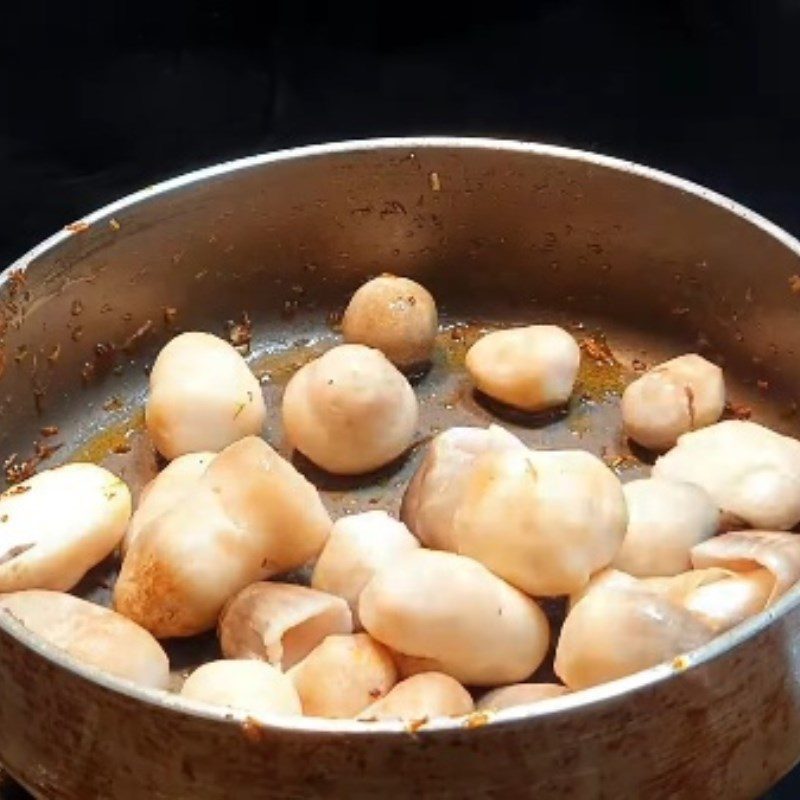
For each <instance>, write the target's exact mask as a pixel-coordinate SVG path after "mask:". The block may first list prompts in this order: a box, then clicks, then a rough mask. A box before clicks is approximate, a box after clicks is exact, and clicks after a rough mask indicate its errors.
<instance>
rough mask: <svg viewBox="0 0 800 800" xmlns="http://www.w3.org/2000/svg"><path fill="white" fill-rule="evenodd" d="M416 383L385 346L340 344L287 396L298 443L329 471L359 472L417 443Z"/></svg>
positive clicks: (287, 425)
mask: <svg viewBox="0 0 800 800" xmlns="http://www.w3.org/2000/svg"><path fill="white" fill-rule="evenodd" d="M417 414H418V409H417V398H416V396H415V395H414V390H413V389H412V388H411V385H410V384H409V382H408V381H407V380H406V378H405V377H404V376H403V374H402V373H400V372H399V371H398V370H397V369H396V368H395V367H394V366H393V365H392V363H391V362H390V361H388V360H387V358H386V356H384V355H383V353H381V352H380V351H379V350H374V349H372V348H370V347H364V345H360V344H345V345H340V346H339V347H334V348H333V349H332V350H329V351H328V352H327V353H325V355H323V356H320V358H318V359H316V360H314V361H312V362H310V363H309V364H306V365H305V366H304V367H301V368H300V369H299V370H298V371H297V372H296V373H295V374H294V375H293V376H292V379H291V380H290V381H289V384H288V385H287V387H286V391H285V393H284V396H283V424H284V429H285V431H286V436H287V437H288V439H289V441H290V443H291V444H292V446H294V447H295V448H297V449H298V450H299V451H300V452H301V453H302V454H303V455H305V456H307V457H308V458H309V459H310V460H311V461H313V462H314V463H315V464H317V465H318V466H320V467H322V468H323V469H325V470H327V471H328V472H332V473H336V474H341V475H359V474H363V473H366V472H372V471H373V470H376V469H378V467H382V466H384V465H385V464H388V463H389V462H391V461H393V460H394V459H396V458H398V457H399V456H400V455H402V454H403V453H404V452H405V451H406V450H407V449H408V448H409V446H410V445H411V442H412V439H413V437H414V430H415V428H416V426H417Z"/></svg>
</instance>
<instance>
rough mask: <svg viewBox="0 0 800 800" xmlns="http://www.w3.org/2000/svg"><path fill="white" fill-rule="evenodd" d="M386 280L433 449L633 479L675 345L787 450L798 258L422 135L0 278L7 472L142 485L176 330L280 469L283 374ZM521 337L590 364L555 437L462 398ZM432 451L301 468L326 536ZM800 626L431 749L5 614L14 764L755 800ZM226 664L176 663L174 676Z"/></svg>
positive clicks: (771, 232) (331, 793) (251, 782)
mask: <svg viewBox="0 0 800 800" xmlns="http://www.w3.org/2000/svg"><path fill="white" fill-rule="evenodd" d="M382 271H390V272H395V273H399V274H405V275H410V276H413V277H415V278H417V279H419V280H420V281H421V282H423V283H424V284H425V285H427V286H428V287H429V288H430V289H431V291H432V292H433V293H434V295H435V296H436V298H437V300H438V302H439V304H440V306H441V308H442V310H443V317H444V320H443V330H442V333H441V335H440V340H439V345H438V348H437V353H436V358H435V360H434V364H433V367H432V369H431V370H430V372H429V373H428V374H427V375H425V376H424V377H422V378H421V379H420V380H419V381H418V383H417V387H416V388H417V391H418V393H419V396H420V399H421V402H422V408H423V413H422V420H421V424H420V430H419V443H420V444H421V443H423V442H424V440H425V438H426V437H427V436H428V435H430V434H431V433H432V432H434V431H435V430H437V429H440V428H442V427H445V426H448V425H453V424H458V423H464V422H472V423H476V422H477V423H485V422H486V421H487V420H489V419H496V418H497V416H498V414H500V415H501V419H502V421H503V423H504V424H506V425H508V426H509V427H510V428H511V429H512V430H514V431H515V432H517V433H519V434H520V435H521V436H522V437H523V438H524V439H525V440H526V441H528V442H529V443H531V444H533V445H537V446H560V447H564V446H566V447H584V448H587V449H590V450H592V451H594V452H596V453H598V454H601V455H603V456H604V457H605V458H606V459H607V461H609V463H611V465H612V466H613V467H614V468H615V469H617V470H618V471H619V472H620V474H621V477H622V478H623V480H627V479H629V478H630V477H633V476H635V475H637V474H640V473H641V472H642V471H643V470H645V469H646V465H645V464H643V463H642V462H641V461H640V458H639V457H640V456H641V454H637V453H632V452H630V450H629V449H628V448H627V445H626V444H625V442H624V441H623V439H622V437H621V434H620V423H619V415H618V410H617V405H618V395H619V392H620V390H621V388H622V386H623V385H624V383H625V381H626V380H628V378H629V377H630V375H632V374H633V373H634V372H635V370H636V369H637V368H641V365H642V364H649V363H652V362H653V361H656V360H660V359H663V358H665V357H667V356H669V355H675V354H678V353H681V352H686V351H687V350H696V351H699V352H702V353H704V354H706V355H708V356H709V357H711V358H713V359H715V360H717V361H718V362H719V363H721V364H723V365H724V366H725V369H726V375H727V380H728V384H729V387H730V394H731V397H732V400H733V402H734V404H738V405H747V406H749V407H752V409H753V417H754V419H756V420H758V421H760V422H763V423H765V424H767V425H770V426H772V427H774V428H776V429H778V430H781V431H783V432H786V433H794V434H795V435H797V433H798V427H800V426H799V425H798V420H797V417H796V410H797V406H796V404H795V398H796V397H797V396H799V395H800V368H799V367H798V361H797V353H798V352H800V325H798V324H797V323H798V322H800V296H798V295H797V294H796V293H795V291H793V290H796V289H797V287H798V284H800V277H797V275H798V273H800V245H799V244H798V242H796V241H795V240H794V239H792V238H791V237H790V236H788V235H787V234H786V233H784V232H783V231H781V230H780V229H778V228H776V227H775V226H774V225H772V224H771V223H769V222H767V221H766V220H764V219H762V218H760V217H758V216H757V215H756V214H753V213H752V212H750V211H748V210H747V209H744V208H742V207H741V206H738V205H736V204H735V203H733V202H732V201H730V200H727V199H726V198H723V197H720V196H719V195H716V194H714V193H712V192H709V191H707V190H705V189H702V188H700V187H697V186H695V185H693V184H690V183H688V182H686V181H682V180H680V179H678V178H674V177H671V176H669V175H665V174H663V173H659V172H656V171H654V170H650V169H647V168H644V167H640V166H637V165H634V164H630V163H627V162H622V161H618V160H615V159H610V158H605V157H602V156H597V155H594V154H590V153H582V152H576V151H571V150H565V149H561V148H555V147H548V146H544V145H536V144H522V143H517V142H505V141H494V140H482V139H443V138H425V139H392V140H375V141H366V142H352V143H344V144H335V145H326V146H321V147H309V148H302V149H299V150H291V151H287V152H282V153H274V154H269V155H264V156H258V157H255V158H249V159H244V160H242V161H237V162H232V163H229V164H224V165H221V166H218V167H213V168H211V169H207V170H202V171H200V172H196V173H192V174H191V175H188V176H184V177H181V178H178V179H175V180H172V181H167V182H166V183H163V184H161V185H159V186H155V187H150V188H148V189H146V190H144V191H143V192H140V193H138V194H136V195H133V196H131V197H129V198H127V199H125V200H122V201H120V202H119V203H116V204H114V205H112V206H109V207H107V208H105V209H103V210H101V211H98V212H96V213H94V214H92V215H90V216H89V217H87V218H86V219H85V220H81V221H78V222H77V223H75V224H73V225H71V226H68V228H67V229H65V230H64V231H62V232H60V233H58V234H57V235H55V236H54V237H52V238H51V239H49V240H48V241H46V242H45V243H43V244H42V245H41V246H39V247H37V248H36V249H34V250H33V251H31V252H30V253H29V254H28V255H26V256H24V257H23V258H22V259H21V260H20V261H19V262H17V263H16V264H15V265H13V266H12V267H11V268H10V269H9V270H7V271H6V272H5V273H4V275H3V277H2V287H1V289H2V298H0V299H1V300H2V302H1V303H0V319H1V320H2V323H1V324H2V332H3V345H2V359H0V363H2V377H0V387H1V391H0V418H2V420H3V423H4V424H3V425H2V431H0V453H2V454H4V455H10V454H13V453H16V454H17V456H16V459H14V460H13V461H12V462H11V463H10V464H9V465H8V466H9V467H10V468H11V471H12V473H13V472H14V471H15V470H16V471H17V472H16V474H17V475H19V470H22V471H23V472H24V471H26V470H28V469H30V468H33V467H35V466H37V462H40V461H41V462H42V463H43V464H44V465H54V464H57V463H60V462H63V461H66V460H69V459H72V458H91V459H93V460H98V461H103V462H104V463H106V464H108V465H109V466H111V467H112V468H113V469H115V470H117V471H118V472H119V473H120V474H121V475H122V476H123V477H124V478H125V479H126V480H127V481H128V482H129V483H130V484H131V485H132V486H133V488H134V490H136V489H137V487H140V486H141V485H142V483H143V481H145V480H147V479H148V478H149V477H150V476H151V475H152V474H153V473H154V471H155V470H156V469H157V462H156V458H155V455H154V454H153V452H152V449H151V448H150V446H149V444H148V443H147V440H146V437H144V436H143V434H142V432H141V415H140V414H138V412H137V409H140V408H141V404H142V401H143V397H144V393H145V391H146V371H147V367H148V364H149V363H151V361H152V359H153V357H154V354H155V353H156V352H157V350H158V348H159V347H160V346H161V345H163V344H164V342H165V341H167V340H168V339H169V338H170V337H171V336H172V335H174V334H175V333H176V332H177V331H179V330H186V329H197V328H200V329H206V330H210V331H213V332H217V333H220V334H224V333H225V331H226V322H227V321H230V325H229V326H228V328H229V329H233V333H234V334H235V336H236V337H237V338H239V339H240V340H243V339H247V338H250V337H251V341H250V353H249V358H250V360H251V363H252V365H253V367H254V369H255V370H256V371H257V372H258V374H259V375H261V376H262V379H263V386H264V392H265V396H266V398H267V402H268V405H269V408H270V409H271V414H270V419H269V425H268V430H267V431H266V435H267V437H268V438H269V440H270V441H272V442H273V443H275V444H276V445H277V446H279V447H281V448H284V443H283V442H282V441H281V431H280V425H279V415H278V414H277V405H278V402H279V399H280V395H281V391H282V386H283V384H284V383H285V380H286V379H287V377H288V376H289V375H290V374H291V372H292V370H293V369H294V368H295V367H296V366H297V365H298V364H299V363H302V362H303V361H304V360H307V359H309V358H311V357H313V356H314V355H315V354H317V353H319V352H320V351H321V350H322V349H324V348H325V347H326V346H329V345H330V343H331V342H332V341H335V340H336V336H337V333H336V319H337V317H338V314H339V312H340V311H341V308H342V307H343V305H344V303H345V302H346V299H347V297H348V296H349V294H350V293H351V292H352V291H353V289H354V288H355V287H356V286H357V285H358V284H359V283H360V282H362V281H363V280H364V279H365V278H366V277H368V276H370V275H372V274H375V273H378V272H382ZM523 321H556V322H559V323H560V324H563V325H566V326H568V327H570V329H571V330H573V332H574V333H575V334H576V336H577V337H578V338H579V339H581V340H582V341H583V345H584V366H583V368H582V372H581V376H580V391H579V392H578V395H577V397H576V399H575V400H574V401H573V403H572V405H571V407H570V409H569V413H568V414H566V415H556V416H550V417H544V418H542V417H537V418H531V417H520V416H508V415H505V414H502V412H501V411H500V409H497V408H493V407H490V406H487V405H486V403H485V402H483V401H481V400H480V399H479V398H476V397H475V396H474V395H473V393H472V392H471V390H470V389H469V386H468V384H467V382H466V380H465V376H464V374H463V368H462V362H463V355H464V352H465V349H466V347H467V346H468V344H469V342H470V341H471V340H472V339H474V337H475V336H476V335H477V334H478V333H479V332H480V331H481V330H484V329H487V328H493V327H497V326H502V325H507V324H509V323H514V322H523ZM237 324H238V325H239V327H238V328H236V327H235V326H236V325H237ZM251 329H252V330H251ZM42 429H45V432H46V433H48V434H49V435H48V436H47V437H44V436H43V434H42V433H41V431H42ZM54 429H57V431H58V432H57V433H54ZM36 442H39V445H38V447H37V445H36ZM42 443H44V445H43V444H42ZM55 444H61V445H63V447H61V448H60V449H59V450H57V451H55V452H51V451H52V446H53V445H55ZM419 451H420V448H416V449H415V450H414V451H413V452H412V453H411V455H410V456H409V457H408V458H407V459H406V460H405V461H404V462H403V463H401V464H397V465H393V467H392V468H391V469H389V470H387V471H385V472H384V473H382V474H380V475H378V476H370V477H369V478H368V479H334V478H331V477H329V476H325V475H323V474H321V473H319V472H316V471H314V470H313V469H312V468H311V467H310V466H309V465H307V464H305V463H303V462H302V460H299V459H298V460H297V462H296V463H297V464H298V465H299V466H300V468H301V469H304V470H305V471H306V472H307V473H308V474H309V475H310V476H311V477H312V478H313V479H314V480H315V481H316V482H317V484H318V485H319V486H320V488H321V489H322V490H323V491H324V495H325V499H326V502H327V503H328V505H329V506H330V508H331V510H332V511H333V512H334V513H335V514H340V513H343V512H344V511H346V510H353V509H355V508H376V507H377V508H387V509H389V510H396V508H397V506H398V503H399V498H400V494H401V490H402V486H403V485H404V483H405V481H406V480H407V477H408V475H409V474H410V472H411V471H412V470H413V468H414V466H415V464H416V462H417V460H418V458H419V455H420V452H419ZM284 452H285V448H284ZM31 456H33V460H32V461H30V460H29V458H30V457H31ZM113 575H114V565H113V564H106V565H102V566H101V567H100V568H99V569H98V570H95V571H94V573H93V574H92V575H91V576H89V578H88V579H87V580H86V581H84V583H83V584H82V585H81V587H79V591H80V592H81V593H82V594H83V595H84V596H87V597H91V598H93V599H95V600H99V601H100V602H103V601H106V600H107V597H108V588H109V586H110V584H111V582H112V581H113ZM799 604H800V593H798V591H793V592H791V593H790V594H789V595H787V596H786V597H784V598H783V599H782V600H781V601H780V602H779V603H778V604H777V605H776V606H775V607H774V608H772V609H771V610H770V611H769V612H767V613H765V614H762V615H760V616H759V617H757V618H754V619H753V620H750V621H749V622H747V623H746V624H744V625H742V626H740V627H738V628H736V629H734V630H733V631H731V632H730V633H728V634H726V635H724V636H722V637H720V638H718V639H716V640H715V641H713V642H712V643H711V644H709V645H708V646H706V647H704V648H702V649H701V650H698V651H696V652H694V653H691V654H689V655H688V657H687V658H686V659H680V660H679V661H678V662H676V663H674V664H666V665H662V666H659V667H656V668H654V669H651V670H648V671H646V672H643V673H640V674H637V675H634V676H631V677H629V678H627V679H624V680H621V681H618V682H615V683H612V684H608V685H605V686H601V687H597V688H595V689H592V690H589V691H586V692H582V693H579V694H576V695H573V696H568V697H565V698H559V699H557V700H552V701H546V702H543V703H541V704H538V705H536V706H534V707H531V708H530V709H523V710H519V709H516V710H510V711H507V712H504V713H502V714H500V715H499V716H498V718H497V719H496V720H495V721H493V722H491V723H490V724H486V725H477V726H476V725H465V724H463V723H462V722H452V721H439V722H434V723H431V724H430V725H427V726H425V727H423V728H422V729H420V730H414V731H412V730H408V729H406V728H404V726H403V725H401V724H392V723H375V724H372V725H370V726H364V725H361V724H357V723H351V722H346V721H344V722H338V721H337V722H334V721H324V720H313V719H309V720H297V721H286V720H285V719H284V720H276V721H275V723H274V724H271V725H263V726H253V725H252V724H251V723H249V722H247V721H246V720H245V719H244V717H243V716H238V715H236V714H232V713H225V712H224V711H222V710H212V709H210V708H203V707H199V706H194V705H191V704H189V703H187V702H184V701H180V700H179V699H177V698H176V697H175V696H171V695H167V694H162V693H156V692H152V691H148V690H144V689H139V688H136V687H133V686H130V685H123V684H122V683H120V682H117V681H115V680H113V679H110V678H107V677H105V676H103V675H100V674H98V673H96V672H93V671H92V670H90V669H87V668H84V667H82V666H80V665H78V664H76V663H74V662H73V661H71V660H70V659H69V658H67V657H66V656H65V655H63V654H62V653H60V652H57V651H54V650H53V649H52V648H49V647H48V646H46V645H45V644H43V643H42V642H40V641H38V640H36V639H34V638H33V637H32V636H31V635H30V634H28V633H27V632H26V631H25V630H24V629H22V628H21V627H20V626H19V625H17V624H16V623H15V622H14V621H13V620H10V619H5V618H3V619H0V762H2V763H3V764H4V765H5V766H6V767H7V769H8V771H9V772H10V773H11V774H12V775H13V776H14V777H15V778H17V779H18V780H19V781H20V782H21V783H23V784H24V785H25V786H26V787H27V788H29V790H30V791H31V792H32V793H33V794H34V795H36V796H37V797H42V798H63V800H88V798H103V799H104V800H123V799H124V800H128V798H165V799H166V798H170V799H172V798H203V799H204V800H205V799H208V800H217V799H218V798H219V799H220V800H221V799H222V798H225V800H227V798H230V797H235V798H237V800H239V799H245V798H247V799H249V798H285V799H286V800H288V799H289V798H300V797H302V798H313V797H335V798H343V797H346V798H361V797H398V798H399V797H420V796H421V797H426V798H464V797H470V798H494V797H498V798H499V797H503V798H508V797H532V798H533V797H535V798H538V799H540V800H541V798H557V797H571V798H581V799H583V798H641V797H647V798H661V797H665V798H666V797H670V798H683V797H685V798H693V800H695V799H696V798H712V797H714V798H716V797H726V798H752V797H755V796H757V795H758V794H759V793H760V792H762V791H764V790H765V789H766V788H768V787H769V786H770V785H771V784H772V783H774V782H775V781H776V780H777V779H778V778H779V777H780V776H781V775H783V774H784V773H785V772H786V771H787V770H788V769H789V768H790V767H791V766H792V765H793V764H794V763H795V762H796V761H797V760H798V758H800V608H798V605H799ZM213 648H214V643H213V640H211V639H205V640H202V641H200V642H192V643H188V644H187V643H183V644H178V645H174V646H172V648H171V655H172V661H173V666H174V668H175V670H176V681H177V680H180V677H181V673H182V672H183V671H185V670H186V669H188V668H190V667H191V666H192V665H193V664H194V663H196V662H197V661H198V660H202V659H203V658H206V657H208V656H209V655H210V654H212V653H213Z"/></svg>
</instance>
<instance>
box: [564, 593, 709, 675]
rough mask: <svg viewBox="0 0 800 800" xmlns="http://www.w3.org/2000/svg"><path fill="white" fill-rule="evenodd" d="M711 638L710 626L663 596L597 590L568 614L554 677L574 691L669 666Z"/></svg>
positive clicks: (579, 602)
mask: <svg viewBox="0 0 800 800" xmlns="http://www.w3.org/2000/svg"><path fill="white" fill-rule="evenodd" d="M713 636H714V632H713V630H712V629H711V628H710V627H708V626H707V625H705V624H704V623H703V622H702V621H701V620H699V619H698V618H697V617H695V615H694V614H692V613H691V612H690V611H688V610H687V609H685V608H683V606H681V605H679V604H677V603H674V602H672V601H670V600H669V599H668V598H666V597H663V596H660V595H657V594H654V593H652V592H649V591H648V590H647V589H645V588H642V587H639V586H636V585H634V586H622V585H619V584H617V585H606V586H599V587H597V588H596V589H594V590H593V591H590V592H588V593H587V594H585V595H584V597H583V598H582V599H581V600H579V601H578V602H577V603H575V604H574V605H573V607H572V609H571V611H570V612H569V614H568V615H567V618H566V620H565V621H564V626H563V627H562V629H561V635H560V637H559V640H558V645H557V647H556V657H555V667H554V668H555V673H556V675H558V677H559V678H561V680H562V681H564V683H565V684H566V685H567V686H568V687H569V688H570V689H572V690H573V691H577V690H578V689H586V688H588V687H590V686H596V685H597V684H600V683H607V682H608V681H613V680H616V679H617V678H623V677H625V676H626V675H631V674H633V673H634V672H639V671H640V670H643V669H647V668H648V667H653V666H655V665H656V664H660V663H662V662H665V661H669V660H671V659H673V658H675V657H676V656H679V655H682V654H684V653H686V652H688V651H690V650H693V649H695V648H696V647H699V646H701V645H703V644H706V643H707V642H708V641H710V640H711V639H712V638H713Z"/></svg>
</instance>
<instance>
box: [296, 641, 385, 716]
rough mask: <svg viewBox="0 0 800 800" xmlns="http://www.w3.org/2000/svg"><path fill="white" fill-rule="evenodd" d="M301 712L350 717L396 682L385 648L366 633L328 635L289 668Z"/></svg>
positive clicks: (377, 698)
mask: <svg viewBox="0 0 800 800" xmlns="http://www.w3.org/2000/svg"><path fill="white" fill-rule="evenodd" d="M289 677H290V678H291V679H292V682H293V683H294V686H295V688H296V689H297V693H298V694H299V695H300V700H301V702H302V704H303V713H304V714H305V715H306V716H312V717H327V718H330V719H351V718H353V717H355V716H356V715H357V714H358V713H359V712H361V711H363V710H364V709H365V708H367V706H369V705H371V704H372V703H374V702H376V701H377V700H379V699H380V698H382V697H384V696H385V695H386V694H387V693H388V692H389V690H390V689H391V688H392V687H393V686H394V685H395V684H396V683H397V667H396V666H395V664H394V661H393V660H392V656H391V654H390V653H389V651H388V649H387V648H386V647H384V646H383V645H382V644H380V643H379V642H376V641H375V640H374V639H373V638H372V637H370V636H368V635H367V634H366V633H356V634H354V635H352V636H341V635H339V636H336V635H334V636H328V637H327V638H326V639H325V640H324V641H323V642H322V643H321V644H319V645H317V647H315V648H314V649H313V650H312V651H311V652H310V653H309V654H308V655H307V656H306V657H305V658H304V659H303V660H302V661H301V662H300V663H299V664H297V665H296V666H294V667H292V669H291V670H290V671H289Z"/></svg>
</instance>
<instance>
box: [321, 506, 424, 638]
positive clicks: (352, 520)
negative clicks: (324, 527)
mask: <svg viewBox="0 0 800 800" xmlns="http://www.w3.org/2000/svg"><path fill="white" fill-rule="evenodd" d="M418 547H419V540H418V539H417V538H416V537H414V536H413V535H412V534H411V533H410V532H409V530H408V528H406V526H405V525H404V524H403V523H402V522H398V521H397V520H395V519H392V518H391V517H390V516H389V515H388V514H387V513H386V512H385V511H366V512H364V513H363V514H353V515H352V516H348V517H342V518H341V519H339V520H337V521H336V522H335V523H334V525H333V528H331V533H330V536H329V537H328V541H327V543H326V545H325V548H324V549H323V551H322V553H321V554H320V557H319V558H318V559H317V564H316V566H315V567H314V574H313V576H312V578H311V585H312V586H313V587H314V588H315V589H318V590H319V591H321V592H329V593H330V594H335V595H337V596H338V597H341V598H343V599H344V600H346V601H347V604H348V605H349V606H350V610H351V612H352V614H353V623H354V625H355V627H356V628H358V627H360V620H359V618H358V598H359V597H360V596H361V591H362V589H363V588H364V587H365V586H366V585H367V583H369V580H370V578H372V576H373V575H374V574H375V572H377V570H378V569H380V568H381V567H383V566H385V565H387V564H390V563H392V561H393V560H394V559H395V558H396V557H397V556H399V555H400V554H402V553H406V552H408V551H409V550H416V549H417V548H418Z"/></svg>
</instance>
